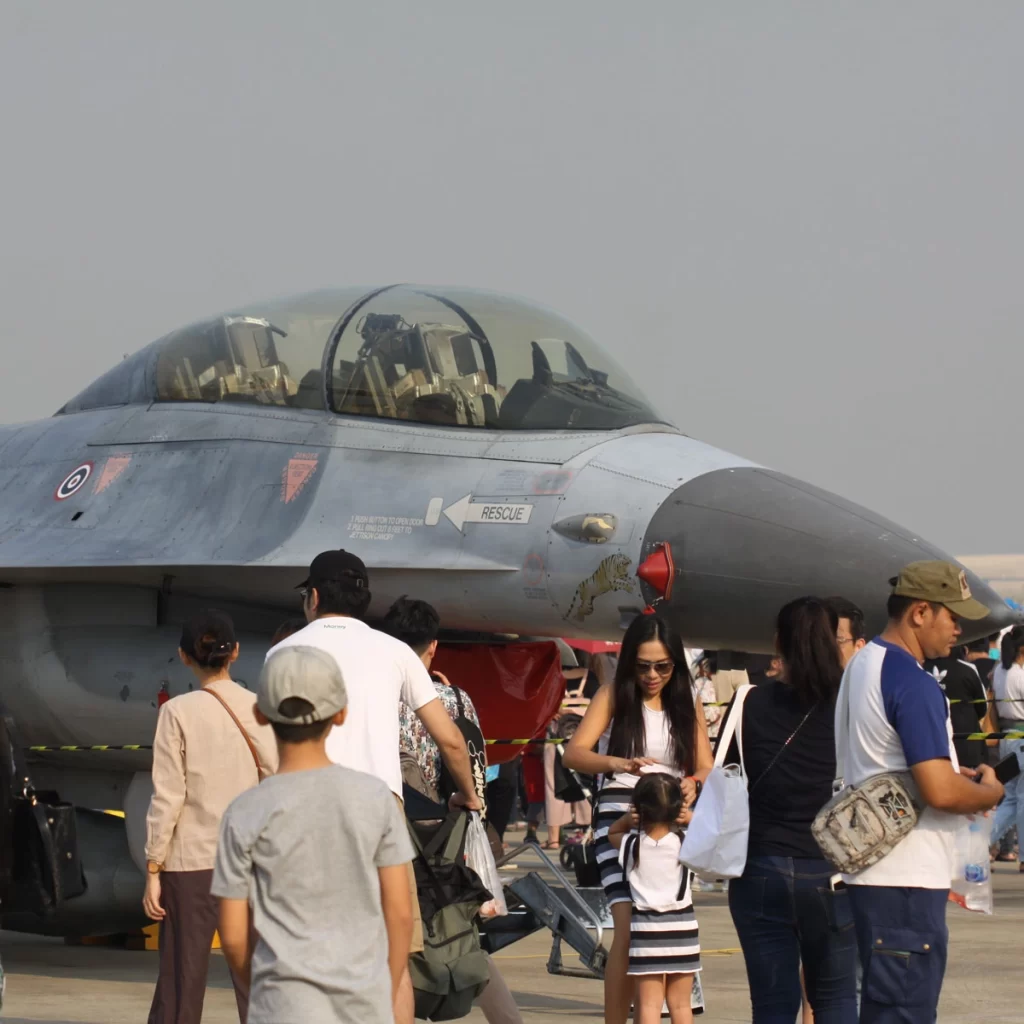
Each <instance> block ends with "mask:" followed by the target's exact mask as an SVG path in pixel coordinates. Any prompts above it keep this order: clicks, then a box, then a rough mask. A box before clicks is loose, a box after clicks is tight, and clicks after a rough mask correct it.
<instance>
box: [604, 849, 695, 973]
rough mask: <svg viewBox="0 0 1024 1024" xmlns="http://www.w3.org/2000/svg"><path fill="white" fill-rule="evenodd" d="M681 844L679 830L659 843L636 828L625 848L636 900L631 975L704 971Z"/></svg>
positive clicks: (624, 860) (625, 863)
mask: <svg viewBox="0 0 1024 1024" xmlns="http://www.w3.org/2000/svg"><path fill="white" fill-rule="evenodd" d="M681 845H682V843H681V840H680V837H679V834H678V833H676V832H670V833H669V834H668V835H666V836H664V837H663V838H661V839H659V840H654V839H651V838H650V837H649V836H647V835H643V834H641V833H640V832H637V831H636V830H635V829H634V830H633V831H632V832H630V833H629V834H628V835H627V836H626V838H625V839H624V840H623V842H622V846H621V847H620V849H619V861H620V864H621V866H622V870H623V873H624V875H625V877H626V879H627V880H628V884H629V887H630V892H631V894H632V897H633V913H632V916H631V918H630V922H629V971H628V973H629V974H632V975H637V974H696V973H697V972H698V971H699V970H700V969H701V963H700V933H699V932H698V930H697V917H696V915H695V914H694V912H693V897H692V895H691V893H690V872H689V871H688V870H687V869H686V868H684V867H683V865H682V864H680V863H679V849H680V847H681ZM638 851H639V854H640V857H639V864H638V863H637V852H638Z"/></svg>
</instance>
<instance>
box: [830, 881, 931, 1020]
mask: <svg viewBox="0 0 1024 1024" xmlns="http://www.w3.org/2000/svg"><path fill="white" fill-rule="evenodd" d="M848 891H849V893H850V905H851V906H852V907H853V919H854V921H855V922H856V926H857V944H858V945H859V947H860V959H861V963H862V964H863V965H864V991H863V994H862V996H861V1006H860V1024H934V1022H935V1020H936V1015H937V1013H938V1006H939V993H940V992H941V991H942V978H943V975H944V974H945V973H946V950H947V948H948V946H949V931H948V929H947V928H946V901H947V900H948V898H949V890H948V889H916V888H898V887H896V886H888V885H851V886H850V888H849V890H848Z"/></svg>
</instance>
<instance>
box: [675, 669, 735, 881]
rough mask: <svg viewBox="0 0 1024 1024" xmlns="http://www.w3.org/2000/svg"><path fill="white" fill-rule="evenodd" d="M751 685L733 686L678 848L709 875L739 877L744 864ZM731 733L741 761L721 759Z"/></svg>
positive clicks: (690, 864) (688, 863) (683, 858)
mask: <svg viewBox="0 0 1024 1024" xmlns="http://www.w3.org/2000/svg"><path fill="white" fill-rule="evenodd" d="M752 689H753V686H752V685H751V684H749V683H748V684H747V685H745V686H741V687H740V688H739V689H738V690H737V691H736V698H735V700H734V701H733V706H732V713H731V714H730V715H729V719H728V721H727V722H726V723H725V728H724V730H723V731H722V735H721V737H720V738H719V741H718V753H717V754H716V755H715V766H714V768H712V769H711V774H710V775H709V776H708V778H707V782H705V783H704V788H703V789H702V790H701V794H700V800H698V801H697V806H696V808H695V809H694V812H693V820H692V821H691V822H690V824H689V826H688V827H687V829H686V837H685V838H684V839H683V847H682V849H681V850H680V851H679V860H680V861H681V863H683V864H684V865H685V866H686V867H688V868H689V869H690V870H691V871H696V872H697V874H698V875H704V876H706V877H708V878H739V877H740V875H742V874H743V869H744V868H745V867H746V866H747V840H748V838H749V835H750V803H749V800H748V798H747V772H746V768H745V767H744V764H743V704H744V702H745V701H746V699H747V694H748V693H749V692H750V691H751V690H752ZM734 734H735V736H736V746H737V748H738V749H739V752H740V763H739V764H738V765H737V764H725V763H724V762H725V756H726V754H727V753H728V751H729V747H730V746H731V744H732V738H733V735H734Z"/></svg>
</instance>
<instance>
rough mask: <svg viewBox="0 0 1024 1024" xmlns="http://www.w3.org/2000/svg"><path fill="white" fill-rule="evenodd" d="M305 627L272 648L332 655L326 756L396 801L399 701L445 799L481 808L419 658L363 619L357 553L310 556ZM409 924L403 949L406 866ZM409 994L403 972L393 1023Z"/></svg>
mask: <svg viewBox="0 0 1024 1024" xmlns="http://www.w3.org/2000/svg"><path fill="white" fill-rule="evenodd" d="M300 587H301V590H302V608H303V611H304V612H305V615H306V621H307V623H308V625H307V626H306V627H305V629H300V630H299V631H298V632H297V633H293V634H292V635H291V636H289V637H286V638H285V639H284V640H282V641H281V642H280V643H279V644H278V645H277V646H276V647H273V648H271V650H270V651H269V652H268V654H267V657H268V658H269V657H270V655H271V654H273V653H274V651H277V650H280V649H281V648H283V647H294V646H301V647H317V648H319V649H320V650H323V651H326V652H327V653H328V654H330V655H332V656H333V657H334V659H335V660H336V661H337V663H338V666H339V667H340V668H341V674H342V677H343V678H344V680H345V688H346V690H347V691H348V718H347V720H346V722H345V727H344V728H343V729H338V728H335V729H333V730H332V731H331V734H330V736H328V738H327V756H328V757H330V759H331V760H332V761H333V762H334V763H335V764H340V765H343V766H344V767H346V768H352V769H355V770H356V771H361V772H366V773H367V774H369V775H375V776H376V777H377V778H378V779H380V780H381V781H383V782H385V783H386V784H387V786H388V788H389V789H390V790H391V792H392V793H394V794H395V797H396V798H397V799H398V800H401V799H402V769H401V761H400V758H399V750H398V738H399V722H398V708H399V702H400V701H403V700H404V701H405V703H406V704H408V705H409V707H410V708H412V710H413V711H414V712H415V713H416V715H417V716H418V717H419V719H420V721H421V722H422V723H423V725H424V726H425V728H426V730H427V732H428V733H429V734H430V736H431V738H432V739H433V740H434V742H435V743H436V744H437V745H438V747H439V748H440V750H441V756H442V758H443V759H444V762H445V764H446V765H447V766H448V770H449V771H450V772H451V774H452V778H453V779H454V780H455V783H456V785H457V786H458V787H459V790H460V792H458V793H456V794H455V795H454V796H453V797H452V800H451V802H452V804H454V805H456V806H462V807H466V808H467V809H469V810H480V808H481V804H480V800H479V797H477V795H476V790H475V788H474V786H473V775H472V771H471V770H470V763H469V751H468V750H467V748H466V741H465V739H464V738H463V736H462V733H461V732H459V730H458V728H457V727H456V725H455V723H454V722H453V721H452V720H451V717H450V716H449V715H448V712H447V711H446V710H445V707H444V705H443V704H442V703H441V701H440V700H439V699H438V697H437V692H436V690H435V689H434V684H433V682H432V681H431V679H430V674H429V673H428V672H427V670H426V668H425V666H424V665H423V662H422V661H421V660H420V659H419V658H418V657H417V656H416V654H415V652H414V651H413V650H412V649H411V648H410V647H409V646H408V645H407V644H404V643H402V641H401V640H396V639H395V638H394V637H391V636H388V635H387V634H386V633H381V632H379V631H378V630H376V629H371V627H370V626H368V625H367V624H366V623H365V622H364V621H363V618H364V616H365V615H366V612H367V610H368V609H369V607H370V580H369V577H368V575H367V572H366V566H365V565H364V564H363V561H362V559H360V558H358V557H357V556H356V555H353V554H351V553H350V552H348V551H324V552H322V553H321V554H319V555H317V556H316V558H314V559H313V563H312V564H311V565H310V567H309V576H308V578H307V579H306V580H305V582H304V583H302V584H300ZM409 876H410V878H409V881H410V886H411V889H412V899H413V912H414V917H415V921H414V926H413V938H412V946H411V949H410V952H412V953H416V952H419V951H420V950H422V949H423V925H422V922H421V921H420V919H419V912H418V910H419V902H418V900H417V898H416V879H415V876H414V875H413V873H412V866H411V865H410V871H409ZM413 1008H414V998H413V990H412V981H411V980H410V977H409V973H408V971H406V974H405V977H404V978H403V979H402V984H401V986H400V989H399V994H398V999H397V1001H396V1004H395V1021H396V1024H412V1022H413V1019H414V1014H413Z"/></svg>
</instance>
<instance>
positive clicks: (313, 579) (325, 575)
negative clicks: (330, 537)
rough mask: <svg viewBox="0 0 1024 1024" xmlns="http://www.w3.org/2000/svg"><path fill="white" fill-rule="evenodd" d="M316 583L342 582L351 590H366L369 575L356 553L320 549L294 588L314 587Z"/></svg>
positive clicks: (368, 583)
mask: <svg viewBox="0 0 1024 1024" xmlns="http://www.w3.org/2000/svg"><path fill="white" fill-rule="evenodd" d="M318 583H342V584H346V585H347V587H348V588H350V589H352V590H366V589H367V588H368V587H369V585H370V577H369V576H367V575H366V566H365V565H364V564H363V560H362V559H361V558H360V557H359V556H358V555H353V554H352V553H351V552H349V551H344V550H340V551H321V552H320V554H319V555H317V556H316V558H314V559H313V561H312V563H311V564H310V566H309V575H308V576H307V577H306V579H305V580H303V581H302V583H300V584H299V586H298V587H296V589H297V590H298V589H300V588H302V587H315V586H316V585H317V584H318Z"/></svg>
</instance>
